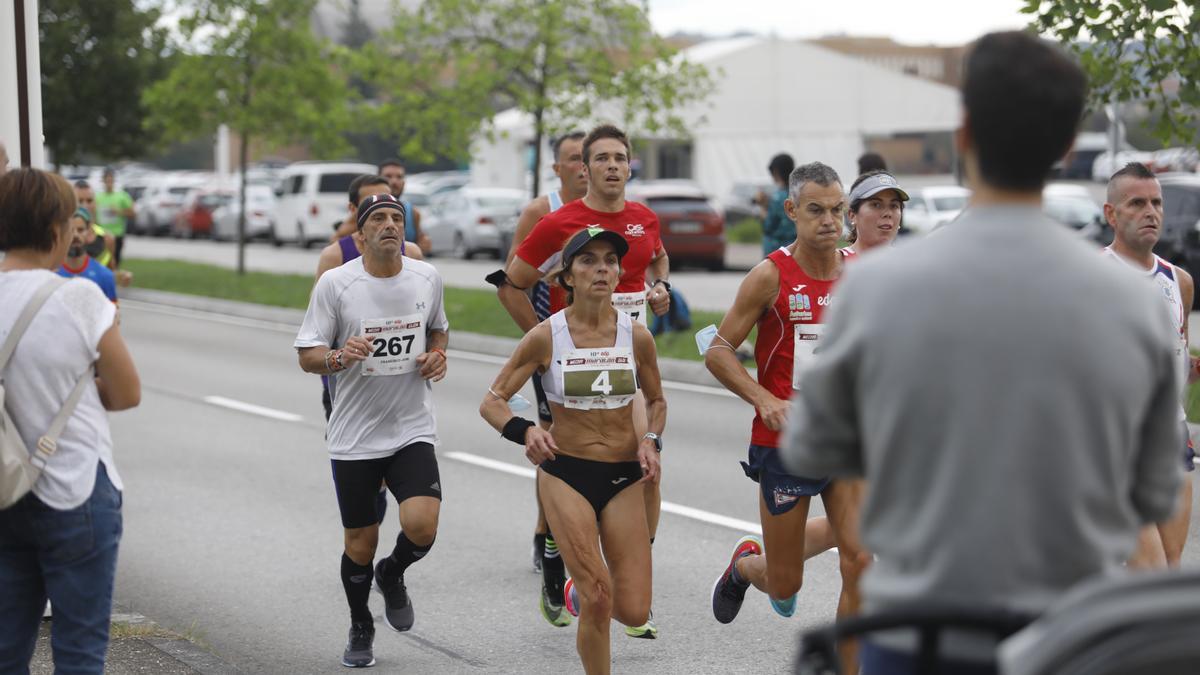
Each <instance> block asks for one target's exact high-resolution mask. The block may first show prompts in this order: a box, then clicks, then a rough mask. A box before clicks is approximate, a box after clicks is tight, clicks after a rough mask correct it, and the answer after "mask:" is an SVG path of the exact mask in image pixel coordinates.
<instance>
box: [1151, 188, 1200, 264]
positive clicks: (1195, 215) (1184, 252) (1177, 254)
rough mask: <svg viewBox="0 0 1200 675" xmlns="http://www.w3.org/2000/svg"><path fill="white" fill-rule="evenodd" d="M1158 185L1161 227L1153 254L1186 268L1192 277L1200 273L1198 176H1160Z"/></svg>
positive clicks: (1199, 195) (1199, 193) (1199, 192)
mask: <svg viewBox="0 0 1200 675" xmlns="http://www.w3.org/2000/svg"><path fill="white" fill-rule="evenodd" d="M1159 183H1160V184H1161V185H1162V193H1163V228H1162V236H1160V237H1159V239H1158V243H1157V244H1156V245H1155V246H1154V252H1155V253H1157V254H1158V255H1160V256H1162V257H1163V258H1165V259H1166V260H1168V261H1170V262H1172V263H1174V264H1176V265H1182V266H1184V267H1186V268H1187V270H1188V271H1189V272H1191V273H1192V276H1193V277H1195V276H1196V274H1197V273H1200V176H1197V175H1194V174H1176V175H1170V176H1160V177H1159Z"/></svg>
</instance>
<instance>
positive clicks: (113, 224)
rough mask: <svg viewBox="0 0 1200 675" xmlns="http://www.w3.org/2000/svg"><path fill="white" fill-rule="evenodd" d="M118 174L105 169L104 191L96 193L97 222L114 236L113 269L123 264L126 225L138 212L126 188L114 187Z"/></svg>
mask: <svg viewBox="0 0 1200 675" xmlns="http://www.w3.org/2000/svg"><path fill="white" fill-rule="evenodd" d="M115 180H116V174H115V173H114V172H113V170H112V169H105V170H104V191H103V192H101V193H99V194H97V195H96V224H97V225H99V226H100V227H102V228H104V230H105V231H106V232H108V233H109V234H111V235H112V236H113V239H114V240H115V247H114V249H113V269H117V268H119V267H120V266H121V252H122V250H124V248H125V225H126V223H127V222H128V220H129V219H130V218H133V217H134V216H135V215H136V214H135V212H134V210H133V198H132V197H130V196H129V193H128V192H126V191H124V190H117V189H115V188H114V187H113V183H114V181H115Z"/></svg>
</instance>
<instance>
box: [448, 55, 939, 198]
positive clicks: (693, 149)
mask: <svg viewBox="0 0 1200 675" xmlns="http://www.w3.org/2000/svg"><path fill="white" fill-rule="evenodd" d="M683 55H684V56H685V57H686V58H688V59H689V60H691V61H693V62H696V63H702V64H704V65H705V66H707V67H708V69H709V72H710V73H712V75H713V78H714V80H715V82H716V88H715V89H714V91H713V93H712V94H711V95H710V97H709V98H708V100H707V101H706V102H705V103H703V104H698V105H695V106H692V107H691V108H689V109H688V110H686V111H685V113H684V115H683V118H684V119H685V120H686V121H687V127H688V129H689V131H690V133H691V138H690V139H688V140H687V141H685V142H690V153H684V156H685V157H686V156H687V155H688V154H690V158H691V167H690V174H691V177H692V178H693V179H695V180H696V181H697V182H699V183H700V185H701V186H702V187H703V188H704V189H705V190H706V191H707V192H708V193H709V194H711V195H713V196H717V197H723V196H725V195H726V194H727V193H728V192H729V189H730V187H731V186H732V184H733V182H734V181H735V180H738V179H747V178H748V179H755V180H764V179H767V178H768V175H767V169H766V167H767V163H768V162H769V161H770V159H771V157H772V156H773V155H775V154H776V153H779V152H788V153H790V154H791V155H792V156H793V157H794V158H795V159H796V162H797V163H798V164H802V163H805V162H810V161H815V160H820V161H823V162H825V163H826V164H829V165H831V166H832V167H833V168H834V169H836V170H837V171H838V173H839V174H840V175H841V176H842V177H843V180H845V181H846V182H847V183H849V182H850V181H851V180H853V177H854V171H855V170H856V164H855V160H856V159H857V157H858V155H860V154H861V153H862V152H863V151H864V147H865V145H864V141H865V139H866V138H868V137H889V136H893V135H896V134H927V133H937V132H948V131H952V130H953V129H954V128H955V127H956V126H957V125H958V122H959V115H960V113H959V110H960V106H959V96H958V92H957V91H956V90H954V89H952V88H950V87H947V86H945V85H942V84H938V83H936V82H931V81H928V80H923V79H920V78H917V77H913V76H909V75H904V74H901V73H897V72H894V71H891V70H887V69H885V68H882V67H879V66H875V65H872V64H870V63H868V62H866V61H862V60H858V59H855V58H853V57H849V56H845V55H843V54H839V53H837V52H834V51H831V50H828V49H825V48H822V47H819V46H816V45H813V44H811V43H808V42H804V41H800V40H784V39H779V38H762V37H745V38H734V39H729V40H716V41H711V42H703V43H700V44H698V45H695V46H694V47H691V48H689V49H687V50H685V51H684V52H683ZM600 121H614V122H618V123H619V120H615V119H614V120H604V119H603V118H601V117H600V116H597V119H596V120H591V122H600ZM493 123H494V129H495V130H496V138H495V139H494V140H493V141H488V140H487V139H484V138H481V139H479V141H478V142H477V143H476V144H475V147H474V152H473V154H472V164H471V172H472V182H473V183H476V184H479V185H494V186H504V187H516V188H527V187H528V184H529V176H528V167H529V162H530V159H531V157H532V151H531V150H530V148H529V143H530V141H531V139H532V136H533V131H532V130H533V120H532V117H531V116H530V115H527V114H525V113H521V112H520V111H517V110H513V109H510V110H506V111H503V112H501V113H499V114H498V115H497V116H496V117H495V118H494V119H493ZM585 126H586V125H585ZM627 131H628V132H629V133H630V135H631V136H632V137H633V138H635V139H637V142H635V145H634V149H633V153H634V155H635V156H637V157H639V158H640V159H641V160H642V162H643V169H644V175H646V176H647V177H650V178H654V177H677V176H664V175H662V172H661V171H659V169H660V168H661V167H660V166H659V164H660V159H661V158H660V152H659V149H661V148H663V147H664V146H666V145H668V144H675V145H678V143H679V141H681V140H684V139H670V138H648V137H647V136H646V135H645V134H641V133H639V132H638V130H637V129H627ZM542 154H543V160H544V161H543V168H542V175H543V176H551V177H552V175H553V174H551V173H550V171H549V164H550V157H549V154H550V153H549V152H543V153H542ZM542 184H543V185H544V186H545V188H544V190H547V189H550V188H551V187H553V186H554V185H555V183H553V182H547V181H545V180H543V183H542Z"/></svg>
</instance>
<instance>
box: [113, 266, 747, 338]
mask: <svg viewBox="0 0 1200 675" xmlns="http://www.w3.org/2000/svg"><path fill="white" fill-rule="evenodd" d="M122 267H123V268H124V269H126V270H128V271H130V272H133V275H134V286H136V287H138V288H146V289H151V290H156V291H170V292H172V293H184V294H187V295H201V296H205V297H210V298H220V299H222V300H238V301H241V302H253V303H256V304H260V305H272V306H275V307H291V308H293V309H305V308H307V307H308V296H309V293H310V291H312V286H313V278H312V276H311V275H307V274H271V273H267V272H247V273H246V274H244V275H242V276H238V274H237V273H236V272H234V271H233V270H231V269H227V268H224V267H216V266H213V265H202V264H199V263H191V262H183V261H180V260H142V259H136V258H132V259H129V260H125V261H123V262H122ZM445 308H446V318H447V319H448V320H449V321H450V329H451V343H453V339H454V338H453V331H454V330H463V331H468V332H471V333H482V334H484V335H498V336H501V337H510V338H519V337H521V335H522V333H521V330H520V329H519V328H517V326H516V324H514V323H513V321H512V319H511V318H510V317H509V316H508V312H506V311H504V308H503V307H501V306H500V303H499V301H497V300H496V294H495V293H494V292H491V291H484V290H477V289H466V288H446V289H445ZM722 316H724V315H723V314H722V313H720V312H703V311H693V312H692V329H691V330H688V331H684V332H681V333H676V332H669V333H665V334H663V335H660V336H658V338H656V341H657V343H658V353H659V356H665V357H671V358H676V359H687V360H690V361H699V360H701V357H700V353H699V352H698V351H697V350H696V340H695V338H694V337H693V333H694V332H695V331H696V330H699V329H700V328H702V327H704V326H706V325H708V324H710V323H714V324H718V325H720V323H721V318H722ZM753 339H754V333H751V335H750V340H749V341H748V344H753Z"/></svg>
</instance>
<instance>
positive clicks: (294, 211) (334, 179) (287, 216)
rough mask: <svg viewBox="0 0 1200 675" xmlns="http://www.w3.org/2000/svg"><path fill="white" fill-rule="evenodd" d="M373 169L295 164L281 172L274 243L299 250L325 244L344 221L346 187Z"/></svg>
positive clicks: (355, 165) (367, 166) (342, 164)
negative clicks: (293, 244)
mask: <svg viewBox="0 0 1200 675" xmlns="http://www.w3.org/2000/svg"><path fill="white" fill-rule="evenodd" d="M375 173H376V169H375V165H373V164H361V163H358V162H296V163H295V164H291V165H289V166H288V167H287V168H286V169H284V171H283V177H282V178H281V179H280V183H279V187H278V188H277V189H276V190H275V194H276V196H277V197H278V198H279V199H278V200H277V204H276V215H275V218H274V221H275V238H276V241H294V242H296V243H298V244H300V245H301V246H304V247H306V248H307V247H308V246H310V245H312V244H322V243H324V242H326V241H329V237H330V235H332V234H333V229H334V227H336V226H337V224H338V223H340V222H341V221H342V219H343V218H345V217H346V206H347V204H348V203H349V201H350V199H349V191H350V183H351V182H352V181H353V180H354V179H355V178H358V177H359V176H361V175H363V174H371V175H374V174H375Z"/></svg>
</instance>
